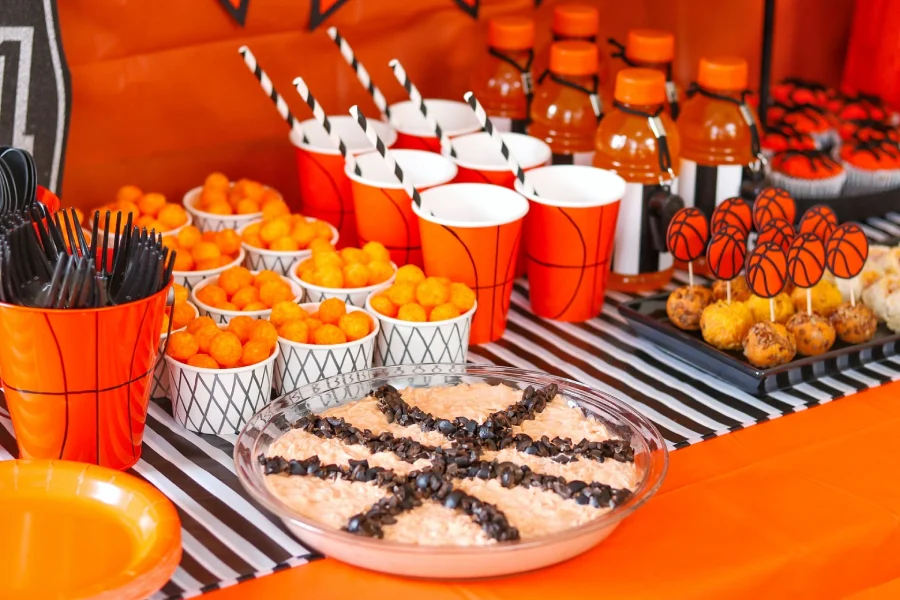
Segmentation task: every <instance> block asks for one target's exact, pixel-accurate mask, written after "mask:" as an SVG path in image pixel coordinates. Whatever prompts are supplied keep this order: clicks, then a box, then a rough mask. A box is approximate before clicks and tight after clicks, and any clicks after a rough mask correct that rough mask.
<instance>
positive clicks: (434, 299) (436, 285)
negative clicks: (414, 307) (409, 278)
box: [416, 277, 450, 308]
mask: <svg viewBox="0 0 900 600" xmlns="http://www.w3.org/2000/svg"><path fill="white" fill-rule="evenodd" d="M449 299H450V288H449V286H447V285H446V284H444V283H443V282H442V281H439V280H438V279H435V278H434V277H428V278H426V279H425V280H424V281H422V282H421V283H419V285H418V286H417V287H416V300H417V301H418V302H419V304H421V305H422V306H423V307H425V308H433V307H435V306H437V305H439V304H444V303H445V302H447V301H448V300H449Z"/></svg>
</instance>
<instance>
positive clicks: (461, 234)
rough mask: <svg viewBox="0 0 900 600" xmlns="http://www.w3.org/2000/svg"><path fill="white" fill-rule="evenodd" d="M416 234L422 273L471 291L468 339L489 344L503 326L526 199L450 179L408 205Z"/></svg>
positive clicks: (510, 193)
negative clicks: (475, 304) (473, 299)
mask: <svg viewBox="0 0 900 600" xmlns="http://www.w3.org/2000/svg"><path fill="white" fill-rule="evenodd" d="M413 211H414V212H415V213H416V215H417V216H418V217H419V229H420V230H421V232H422V253H423V257H424V262H425V272H426V273H428V274H429V275H431V276H434V277H447V278H448V279H450V280H451V281H458V282H461V283H464V284H466V285H468V286H469V287H470V288H472V289H473V290H475V294H476V298H477V301H478V307H479V308H478V310H477V311H476V312H475V317H474V319H473V320H472V329H471V333H470V337H471V343H473V344H484V343H487V342H492V341H494V340H496V339H498V338H500V336H502V335H503V332H504V331H505V330H506V315H507V313H508V312H509V297H510V294H511V293H512V286H513V280H514V276H515V268H516V256H517V254H518V251H519V243H520V238H521V236H522V219H523V218H524V217H525V215H526V214H527V213H528V201H527V200H526V199H525V198H523V197H522V196H521V195H519V194H517V193H516V192H514V191H512V190H509V189H507V188H504V187H500V186H497V185H488V184H484V183H451V184H449V185H442V186H440V187H436V188H432V189H430V190H426V191H425V192H423V193H422V206H421V207H419V206H416V205H415V204H413Z"/></svg>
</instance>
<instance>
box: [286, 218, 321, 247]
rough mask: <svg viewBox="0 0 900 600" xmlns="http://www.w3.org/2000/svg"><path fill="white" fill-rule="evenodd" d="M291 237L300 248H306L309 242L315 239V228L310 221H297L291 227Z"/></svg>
mask: <svg viewBox="0 0 900 600" xmlns="http://www.w3.org/2000/svg"><path fill="white" fill-rule="evenodd" d="M291 238H293V240H294V241H295V242H297V245H298V246H299V247H300V248H308V247H309V244H310V242H312V241H313V240H314V239H316V228H315V227H313V226H312V225H311V224H310V223H307V222H305V221H304V222H302V223H297V224H296V225H294V226H292V227H291Z"/></svg>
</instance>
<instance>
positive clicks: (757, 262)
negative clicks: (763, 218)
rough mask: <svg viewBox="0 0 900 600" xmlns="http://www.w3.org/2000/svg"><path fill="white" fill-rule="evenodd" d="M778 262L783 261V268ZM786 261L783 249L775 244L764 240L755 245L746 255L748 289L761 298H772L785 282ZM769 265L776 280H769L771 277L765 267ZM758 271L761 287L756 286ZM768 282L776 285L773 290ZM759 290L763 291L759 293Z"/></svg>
mask: <svg viewBox="0 0 900 600" xmlns="http://www.w3.org/2000/svg"><path fill="white" fill-rule="evenodd" d="M778 263H785V265H784V266H785V268H784V269H782V268H781V265H780V264H778ZM786 263H787V261H786V258H785V254H784V251H783V250H782V249H781V248H780V247H779V246H778V245H777V244H775V243H773V242H765V243H763V244H760V245H758V246H756V248H754V249H753V252H751V253H750V255H749V256H748V257H747V266H746V272H747V273H746V278H747V284H748V285H749V286H750V290H751V291H752V292H753V293H754V294H756V295H757V296H761V297H763V298H774V297H775V296H777V295H778V294H779V293H780V292H781V291H782V290H784V285H785V283H786V281H785V276H786V275H787V273H786V272H785V270H786V267H787V264H786ZM769 266H770V267H772V268H773V269H774V271H775V272H774V275H775V276H777V278H778V282H773V281H770V279H771V277H769V272H768V271H767V269H766V268H767V267H769ZM760 273H761V275H762V281H761V282H760V283H762V288H759V287H758V286H757V283H758V282H759V274H760ZM770 283H772V284H775V286H776V287H777V289H776V290H775V291H774V292H773V291H772V287H771V286H770ZM761 291H762V292H763V293H760V292H761Z"/></svg>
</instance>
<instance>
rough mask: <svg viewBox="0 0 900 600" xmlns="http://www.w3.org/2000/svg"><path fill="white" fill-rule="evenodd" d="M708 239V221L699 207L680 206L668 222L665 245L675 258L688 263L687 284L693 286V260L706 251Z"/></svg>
mask: <svg viewBox="0 0 900 600" xmlns="http://www.w3.org/2000/svg"><path fill="white" fill-rule="evenodd" d="M708 241H709V223H708V222H707V221H706V215H704V214H703V211H701V210H700V209H699V208H696V207H693V206H689V207H686V208H682V209H681V210H679V211H678V212H677V213H675V216H674V217H672V220H671V221H670V222H669V228H668V230H667V231H666V245H667V246H668V247H669V252H671V253H672V256H674V257H675V259H676V260H680V261H682V262H686V263H687V264H688V285H690V286H691V287H694V266H693V261H695V260H697V259H698V258H700V257H701V256H703V253H704V252H705V251H706V242H708Z"/></svg>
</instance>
